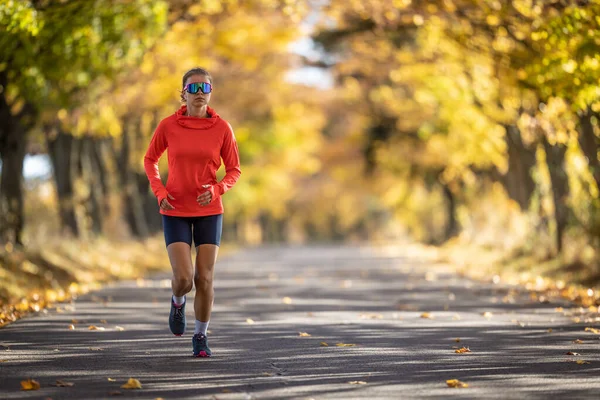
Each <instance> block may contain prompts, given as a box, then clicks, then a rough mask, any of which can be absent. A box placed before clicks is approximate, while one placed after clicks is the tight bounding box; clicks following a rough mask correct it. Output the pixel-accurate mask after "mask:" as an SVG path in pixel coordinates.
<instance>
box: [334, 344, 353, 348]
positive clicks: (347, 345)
mask: <svg viewBox="0 0 600 400" xmlns="http://www.w3.org/2000/svg"><path fill="white" fill-rule="evenodd" d="M335 345H336V346H337V347H354V346H356V345H355V344H350V343H336V344H335Z"/></svg>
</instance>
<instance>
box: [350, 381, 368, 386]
mask: <svg viewBox="0 0 600 400" xmlns="http://www.w3.org/2000/svg"><path fill="white" fill-rule="evenodd" d="M348 383H349V384H351V385H366V384H367V382H365V381H350V382H348Z"/></svg>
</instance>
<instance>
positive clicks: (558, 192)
mask: <svg viewBox="0 0 600 400" xmlns="http://www.w3.org/2000/svg"><path fill="white" fill-rule="evenodd" d="M542 143H543V145H544V150H546V163H547V165H548V170H549V172H550V182H551V183H552V199H553V201H554V219H555V221H556V232H555V241H556V242H555V245H556V251H557V252H558V253H560V252H561V251H562V248H563V235H564V231H565V228H566V227H567V222H568V218H569V208H568V205H567V198H568V196H569V180H568V176H567V173H566V170H565V153H566V152H567V146H565V145H564V144H560V143H557V144H556V145H551V144H550V143H549V142H548V140H547V139H546V137H545V136H543V137H542Z"/></svg>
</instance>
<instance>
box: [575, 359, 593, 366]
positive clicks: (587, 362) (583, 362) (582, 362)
mask: <svg viewBox="0 0 600 400" xmlns="http://www.w3.org/2000/svg"><path fill="white" fill-rule="evenodd" d="M575 362H576V363H577V364H579V365H581V364H589V363H590V362H589V361H585V360H577V361H575Z"/></svg>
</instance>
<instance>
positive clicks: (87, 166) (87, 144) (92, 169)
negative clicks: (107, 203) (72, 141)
mask: <svg viewBox="0 0 600 400" xmlns="http://www.w3.org/2000/svg"><path fill="white" fill-rule="evenodd" d="M80 140H81V152H80V154H79V157H80V159H81V166H82V177H83V182H84V183H85V185H86V186H87V190H88V192H87V193H88V195H87V197H86V200H85V209H86V215H87V217H88V219H89V221H90V222H91V224H90V227H89V228H90V230H91V231H92V232H93V233H94V234H96V235H99V234H101V233H102V223H103V220H104V213H103V207H102V199H103V198H104V193H103V190H102V185H101V183H100V172H99V167H98V165H97V164H96V162H95V157H94V147H95V145H96V143H95V140H94V139H93V138H92V137H90V136H86V137H84V138H82V139H80Z"/></svg>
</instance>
